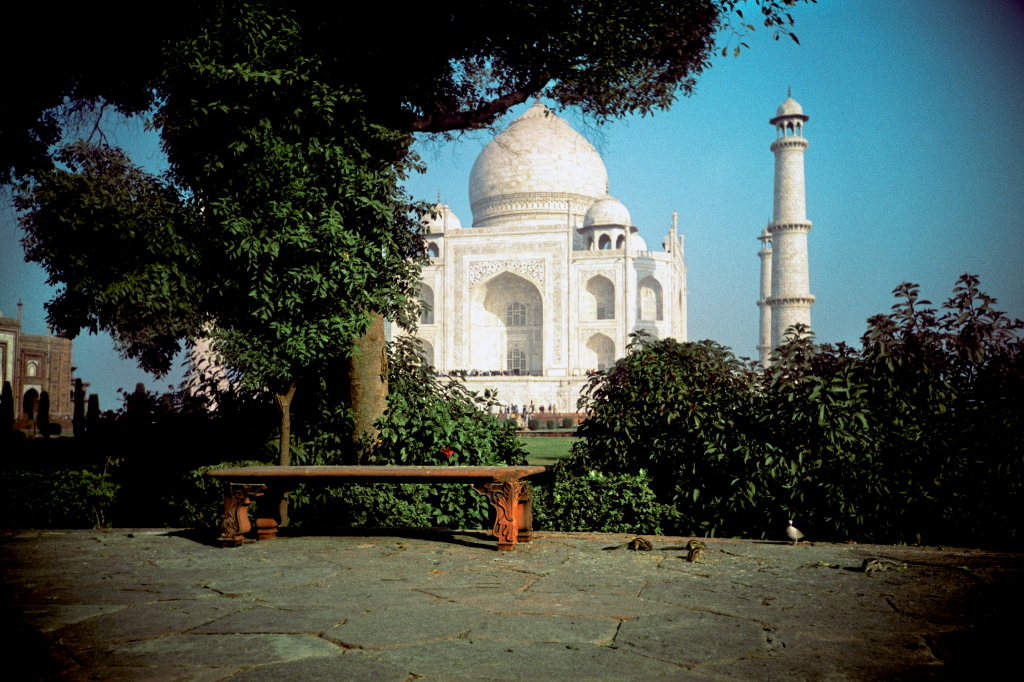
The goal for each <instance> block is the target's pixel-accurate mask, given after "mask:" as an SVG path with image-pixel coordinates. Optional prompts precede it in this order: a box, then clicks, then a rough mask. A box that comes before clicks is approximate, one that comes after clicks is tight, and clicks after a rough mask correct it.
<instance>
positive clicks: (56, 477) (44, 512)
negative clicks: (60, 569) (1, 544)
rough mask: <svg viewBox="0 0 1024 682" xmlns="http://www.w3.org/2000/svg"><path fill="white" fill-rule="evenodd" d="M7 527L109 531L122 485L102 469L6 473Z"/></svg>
mask: <svg viewBox="0 0 1024 682" xmlns="http://www.w3.org/2000/svg"><path fill="white" fill-rule="evenodd" d="M0 480H2V481H3V491H2V497H3V499H2V501H0V508H2V511H0V519H2V523H3V526H4V527H5V528H106V527H109V526H110V525H111V519H110V515H109V510H110V506H111V505H112V503H113V502H114V500H115V498H116V496H117V492H118V489H119V487H120V486H119V485H118V484H116V483H114V481H113V476H112V475H111V474H110V473H109V472H107V471H104V470H102V469H95V468H90V469H82V470H67V469H62V470H57V471H5V472H4V473H3V474H2V476H0Z"/></svg>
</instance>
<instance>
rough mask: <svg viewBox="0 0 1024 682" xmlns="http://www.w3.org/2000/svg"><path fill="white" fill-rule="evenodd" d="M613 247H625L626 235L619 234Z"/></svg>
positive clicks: (618, 248)
mask: <svg viewBox="0 0 1024 682" xmlns="http://www.w3.org/2000/svg"><path fill="white" fill-rule="evenodd" d="M615 248H616V250H622V249H624V248H626V235H624V234H620V235H619V238H618V239H616V240H615Z"/></svg>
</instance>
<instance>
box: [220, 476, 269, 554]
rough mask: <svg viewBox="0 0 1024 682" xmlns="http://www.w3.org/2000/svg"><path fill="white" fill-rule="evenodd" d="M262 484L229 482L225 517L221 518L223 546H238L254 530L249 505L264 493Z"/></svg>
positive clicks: (225, 494)
mask: <svg viewBox="0 0 1024 682" xmlns="http://www.w3.org/2000/svg"><path fill="white" fill-rule="evenodd" d="M264 488H266V486H265V485H262V484H242V483H229V484H228V487H227V491H226V492H225V493H224V518H223V519H222V520H221V523H220V527H221V529H222V531H223V532H222V533H221V536H220V541H221V546H222V547H238V546H239V545H241V544H242V539H243V536H244V535H245V534H246V533H248V532H249V531H250V530H252V524H251V523H249V505H250V504H252V499H253V498H254V497H258V496H260V495H262V494H263V492H262V491H263V489H264Z"/></svg>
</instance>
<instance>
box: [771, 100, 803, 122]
mask: <svg viewBox="0 0 1024 682" xmlns="http://www.w3.org/2000/svg"><path fill="white" fill-rule="evenodd" d="M803 113H804V109H803V107H801V106H800V103H799V102H797V101H796V100H795V99H793V98H792V97H790V98H788V99H786V101H785V102H783V103H782V104H780V105H779V108H778V109H777V110H776V111H775V117H776V118H778V117H779V116H792V115H794V114H796V115H802V114H803Z"/></svg>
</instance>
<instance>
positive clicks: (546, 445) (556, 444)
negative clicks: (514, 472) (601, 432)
mask: <svg viewBox="0 0 1024 682" xmlns="http://www.w3.org/2000/svg"><path fill="white" fill-rule="evenodd" d="M578 440H579V438H520V439H519V442H520V443H522V444H523V448H524V449H525V450H526V453H527V454H526V460H527V461H528V462H529V463H530V464H539V465H541V466H547V465H550V464H554V463H555V462H557V461H558V460H560V459H565V458H566V457H568V456H569V448H571V447H572V444H573V443H575V442H576V441H578Z"/></svg>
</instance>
